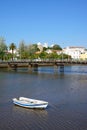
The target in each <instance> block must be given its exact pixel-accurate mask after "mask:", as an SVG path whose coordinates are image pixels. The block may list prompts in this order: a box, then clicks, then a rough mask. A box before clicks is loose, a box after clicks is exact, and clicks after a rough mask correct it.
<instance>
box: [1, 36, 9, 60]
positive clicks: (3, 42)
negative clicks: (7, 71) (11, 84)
mask: <svg viewBox="0 0 87 130" xmlns="http://www.w3.org/2000/svg"><path fill="white" fill-rule="evenodd" d="M6 52H7V45H6V44H5V39H4V38H3V37H0V58H1V59H2V60H3V59H4V56H5V54H6Z"/></svg>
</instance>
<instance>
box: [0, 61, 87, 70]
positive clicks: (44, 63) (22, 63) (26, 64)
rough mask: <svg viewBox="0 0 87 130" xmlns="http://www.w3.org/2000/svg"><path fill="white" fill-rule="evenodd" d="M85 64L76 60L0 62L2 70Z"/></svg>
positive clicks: (86, 63)
mask: <svg viewBox="0 0 87 130" xmlns="http://www.w3.org/2000/svg"><path fill="white" fill-rule="evenodd" d="M75 64H84V65H87V61H80V60H78V61H75V60H40V61H39V60H17V61H0V68H7V67H8V68H14V69H16V68H18V67H28V68H38V66H54V67H58V66H60V67H64V66H65V65H75Z"/></svg>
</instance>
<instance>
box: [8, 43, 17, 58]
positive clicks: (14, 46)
mask: <svg viewBox="0 0 87 130" xmlns="http://www.w3.org/2000/svg"><path fill="white" fill-rule="evenodd" d="M9 49H10V50H12V60H13V53H14V50H15V49H16V45H15V44H14V43H11V44H10V46H9Z"/></svg>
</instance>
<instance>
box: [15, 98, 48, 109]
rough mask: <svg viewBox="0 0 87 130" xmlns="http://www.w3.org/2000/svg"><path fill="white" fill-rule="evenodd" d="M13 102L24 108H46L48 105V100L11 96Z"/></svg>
mask: <svg viewBox="0 0 87 130" xmlns="http://www.w3.org/2000/svg"><path fill="white" fill-rule="evenodd" d="M13 103H14V104H15V105H18V106H22V107H26V108H46V107H47V106H48V102H46V101H43V100H36V99H31V98H26V97H19V99H17V98H13Z"/></svg>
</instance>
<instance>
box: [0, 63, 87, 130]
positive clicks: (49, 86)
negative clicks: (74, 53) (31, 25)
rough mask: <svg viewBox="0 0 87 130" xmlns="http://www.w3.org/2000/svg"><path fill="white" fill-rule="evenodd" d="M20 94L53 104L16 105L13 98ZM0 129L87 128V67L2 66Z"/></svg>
mask: <svg viewBox="0 0 87 130" xmlns="http://www.w3.org/2000/svg"><path fill="white" fill-rule="evenodd" d="M20 96H24V97H29V98H34V99H41V100H45V101H47V102H48V103H49V105H48V107H47V108H46V109H41V110H39V109H26V108H22V107H19V106H15V105H14V104H13V102H12V98H14V97H20ZM0 130H87V66H83V65H79V66H77V65H75V66H65V67H64V71H60V68H54V67H39V68H38V71H30V70H28V69H27V68H18V69H17V70H10V71H9V70H8V69H0Z"/></svg>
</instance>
